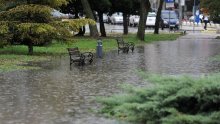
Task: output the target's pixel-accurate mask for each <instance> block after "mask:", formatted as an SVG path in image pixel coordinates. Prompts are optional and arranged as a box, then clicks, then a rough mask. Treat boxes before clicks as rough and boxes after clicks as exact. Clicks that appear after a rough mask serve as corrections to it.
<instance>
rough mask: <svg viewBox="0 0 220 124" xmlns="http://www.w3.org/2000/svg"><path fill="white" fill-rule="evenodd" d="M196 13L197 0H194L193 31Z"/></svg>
mask: <svg viewBox="0 0 220 124" xmlns="http://www.w3.org/2000/svg"><path fill="white" fill-rule="evenodd" d="M195 13H196V0H194V5H193V17H194V20H193V33H195V21H196V16H195Z"/></svg>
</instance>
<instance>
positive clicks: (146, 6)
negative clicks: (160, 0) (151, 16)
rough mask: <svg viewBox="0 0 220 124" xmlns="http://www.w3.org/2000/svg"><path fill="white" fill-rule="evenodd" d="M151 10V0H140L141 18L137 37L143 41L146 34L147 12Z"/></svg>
mask: <svg viewBox="0 0 220 124" xmlns="http://www.w3.org/2000/svg"><path fill="white" fill-rule="evenodd" d="M149 10H150V2H149V0H141V2H140V20H139V26H138V32H137V38H138V39H139V40H141V41H144V36H145V25H146V20H147V13H148V11H149Z"/></svg>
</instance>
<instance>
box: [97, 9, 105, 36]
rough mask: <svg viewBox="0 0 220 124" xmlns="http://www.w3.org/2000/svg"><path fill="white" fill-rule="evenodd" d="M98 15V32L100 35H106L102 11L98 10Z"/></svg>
mask: <svg viewBox="0 0 220 124" xmlns="http://www.w3.org/2000/svg"><path fill="white" fill-rule="evenodd" d="M98 16H99V24H100V32H101V36H102V37H106V32H105V25H104V22H103V12H98Z"/></svg>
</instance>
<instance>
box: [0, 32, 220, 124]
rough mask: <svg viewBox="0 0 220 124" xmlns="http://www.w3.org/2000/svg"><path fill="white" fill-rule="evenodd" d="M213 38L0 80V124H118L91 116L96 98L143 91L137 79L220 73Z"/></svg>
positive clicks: (51, 65) (58, 64) (55, 64)
mask: <svg viewBox="0 0 220 124" xmlns="http://www.w3.org/2000/svg"><path fill="white" fill-rule="evenodd" d="M214 38H215V36H214V35H213V34H204V33H203V34H188V35H186V36H183V37H181V38H180V39H178V40H176V41H162V42H157V43H153V44H146V45H144V46H141V47H137V48H136V49H135V51H134V53H133V54H132V53H129V54H119V55H118V54H117V51H112V52H109V53H106V54H105V57H104V59H96V60H95V61H94V63H93V64H92V65H88V66H85V67H84V68H81V67H73V68H72V70H70V68H69V58H68V56H63V57H60V58H54V59H55V60H54V61H51V62H48V63H45V62H44V63H40V64H39V66H40V67H42V69H41V70H29V71H16V72H10V73H3V74H0V123H1V124H116V123H117V124H118V122H116V121H114V120H109V119H105V118H103V117H99V116H97V115H95V114H94V113H92V112H91V111H94V110H97V108H98V107H99V105H98V104H97V103H96V101H95V100H94V99H95V97H97V96H109V95H112V94H114V93H117V92H120V88H119V86H118V85H119V84H123V83H126V84H133V85H137V86H140V85H144V84H145V81H143V80H142V78H141V77H139V76H138V74H137V73H136V72H137V71H138V70H144V71H148V72H152V73H159V74H169V75H181V74H189V75H203V74H207V73H213V72H219V71H220V62H219V61H211V59H210V58H212V57H214V56H215V55H219V54H220V41H219V40H216V39H214ZM35 66H36V65H35Z"/></svg>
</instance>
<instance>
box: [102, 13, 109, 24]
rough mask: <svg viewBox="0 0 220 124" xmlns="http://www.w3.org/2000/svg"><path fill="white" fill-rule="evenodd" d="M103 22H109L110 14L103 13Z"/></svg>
mask: <svg viewBox="0 0 220 124" xmlns="http://www.w3.org/2000/svg"><path fill="white" fill-rule="evenodd" d="M103 22H104V23H107V22H108V16H107V15H106V14H103Z"/></svg>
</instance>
